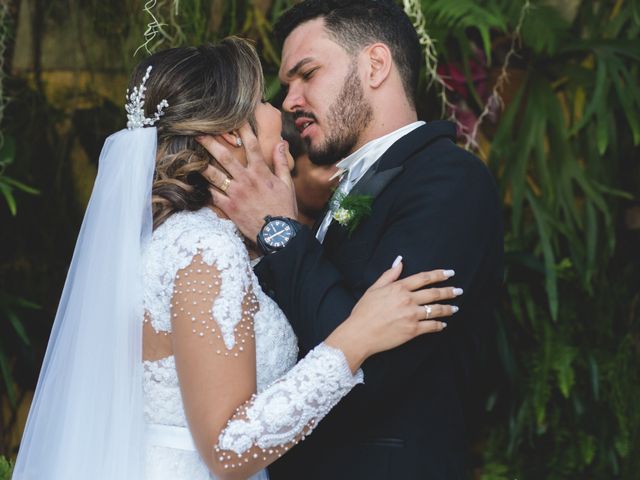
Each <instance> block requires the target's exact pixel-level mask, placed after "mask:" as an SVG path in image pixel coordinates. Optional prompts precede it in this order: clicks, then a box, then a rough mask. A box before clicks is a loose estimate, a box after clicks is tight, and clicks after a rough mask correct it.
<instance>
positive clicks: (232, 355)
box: [171, 252, 362, 478]
mask: <svg viewBox="0 0 640 480" xmlns="http://www.w3.org/2000/svg"><path fill="white" fill-rule="evenodd" d="M227 253H228V252H227ZM224 257H225V258H224V259H218V258H217V257H216V258H209V256H208V255H207V254H206V252H204V253H202V254H198V255H196V256H194V257H193V259H192V262H191V263H190V264H189V265H187V266H185V267H184V268H182V269H181V270H179V271H178V272H177V273H176V278H175V286H174V291H173V295H172V300H171V324H172V330H173V332H172V334H171V336H172V344H173V348H174V355H175V363H176V370H177V373H178V378H179V381H180V388H181V392H182V398H183V402H184V407H185V413H186V415H187V420H188V423H189V426H190V430H191V433H192V436H193V439H194V441H195V443H196V445H197V447H198V450H199V451H200V454H201V455H202V457H203V459H204V460H205V461H206V463H207V464H208V466H209V468H210V470H212V471H213V473H214V474H215V475H216V476H218V477H221V478H225V477H226V476H231V477H234V475H235V476H241V477H243V476H250V475H251V474H253V473H255V472H257V471H258V470H261V469H262V468H264V467H265V466H267V465H268V464H270V463H271V462H273V461H274V460H275V459H277V458H278V457H279V456H281V455H282V454H283V453H284V452H285V451H286V450H288V449H289V448H291V446H293V445H295V444H296V443H297V442H299V441H300V440H301V439H303V438H304V436H305V435H308V434H309V433H310V432H311V431H312V430H313V428H314V427H315V425H316V424H317V423H318V422H319V421H320V420H321V419H322V418H323V417H324V416H325V415H326V414H327V413H328V412H329V411H330V410H331V408H333V407H334V406H335V405H336V404H337V403H338V402H339V401H340V399H341V398H342V397H344V396H345V395H346V394H347V393H348V392H349V391H350V390H351V389H352V388H353V387H354V386H355V385H356V384H358V383H360V382H362V372H361V371H358V372H357V373H356V374H355V375H354V374H353V373H352V372H351V370H350V368H349V366H348V363H347V361H346V358H345V357H344V355H343V353H342V352H341V351H340V350H337V349H334V348H332V347H329V346H327V345H325V344H320V345H318V346H317V347H316V348H315V349H314V350H312V351H311V352H309V354H307V356H306V357H305V358H304V359H302V360H301V361H300V362H299V363H298V364H296V365H295V366H294V367H293V368H292V369H291V370H290V371H289V372H287V373H286V374H284V375H283V376H282V377H280V378H279V379H278V380H276V381H274V382H273V383H272V384H271V385H270V386H268V387H266V388H265V389H264V390H262V391H261V392H260V393H259V394H256V391H257V388H256V353H255V331H254V316H255V315H256V314H257V312H258V311H259V310H260V305H259V302H258V301H257V300H256V296H255V294H254V291H255V289H257V288H260V287H259V286H258V285H257V283H254V282H252V280H251V279H252V277H251V270H250V265H249V261H248V258H246V259H243V260H242V261H240V260H237V261H234V262H229V261H228V258H229V255H226V254H225V255H224ZM225 262H226V263H225Z"/></svg>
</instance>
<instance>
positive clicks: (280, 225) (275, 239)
mask: <svg viewBox="0 0 640 480" xmlns="http://www.w3.org/2000/svg"><path fill="white" fill-rule="evenodd" d="M292 236H293V231H292V230H291V226H290V225H289V224H288V223H286V222H283V221H282V220H272V221H270V222H269V223H267V224H266V225H265V227H264V229H263V231H262V238H263V239H264V242H265V243H266V244H267V245H269V246H270V247H272V248H282V247H284V246H285V245H286V244H287V242H288V241H289V240H291V237H292Z"/></svg>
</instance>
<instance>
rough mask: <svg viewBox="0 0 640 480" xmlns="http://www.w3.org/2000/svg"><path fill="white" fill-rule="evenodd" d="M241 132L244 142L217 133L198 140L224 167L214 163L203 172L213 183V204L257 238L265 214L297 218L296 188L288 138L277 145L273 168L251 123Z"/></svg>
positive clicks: (244, 231) (246, 232) (252, 236)
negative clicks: (239, 143) (231, 142)
mask: <svg viewBox="0 0 640 480" xmlns="http://www.w3.org/2000/svg"><path fill="white" fill-rule="evenodd" d="M239 134H240V138H241V140H242V146H231V145H229V143H228V142H226V141H225V140H223V139H221V138H220V137H213V136H203V137H199V138H198V139H197V140H198V142H199V143H200V144H201V145H202V146H203V147H204V148H205V149H206V150H207V151H208V152H209V153H210V154H211V156H213V157H214V158H215V159H216V160H217V161H218V163H219V164H220V165H221V166H222V168H223V169H224V170H222V169H220V168H217V167H216V166H213V165H210V166H209V167H208V168H207V169H206V170H205V171H204V172H203V175H204V177H205V178H206V179H207V180H208V181H209V183H210V184H211V185H212V187H211V188H210V191H211V196H212V197H213V204H214V205H215V206H217V207H218V208H220V209H221V210H222V211H223V212H224V213H225V214H226V215H228V216H229V218H230V219H231V220H232V221H233V222H234V223H235V224H236V226H237V227H238V228H239V229H240V231H241V232H242V233H243V234H244V235H245V236H246V237H247V238H250V239H255V238H256V236H257V235H258V233H259V232H260V229H261V228H262V225H263V224H264V217H265V216H267V215H271V216H282V217H289V218H293V219H296V218H297V216H298V209H297V203H296V198H295V189H294V186H293V181H292V179H291V173H290V172H289V158H288V155H289V153H288V145H287V143H286V142H285V141H282V142H280V143H278V144H277V145H276V146H275V148H274V151H273V172H272V171H271V170H270V169H269V166H268V165H267V163H266V162H265V158H264V155H263V153H262V150H261V148H260V144H259V143H258V139H257V138H256V136H255V135H254V134H253V132H252V131H251V128H250V127H249V125H248V124H246V125H244V126H243V127H241V128H240V129H239ZM225 170H226V171H225Z"/></svg>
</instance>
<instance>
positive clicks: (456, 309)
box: [451, 305, 460, 313]
mask: <svg viewBox="0 0 640 480" xmlns="http://www.w3.org/2000/svg"><path fill="white" fill-rule="evenodd" d="M458 310H460V308H458V307H456V306H455V305H452V306H451V311H452V312H453V313H456V312H457V311H458Z"/></svg>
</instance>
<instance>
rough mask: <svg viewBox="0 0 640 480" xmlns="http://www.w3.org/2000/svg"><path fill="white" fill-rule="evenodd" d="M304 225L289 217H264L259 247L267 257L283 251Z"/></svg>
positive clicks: (259, 236)
mask: <svg viewBox="0 0 640 480" xmlns="http://www.w3.org/2000/svg"><path fill="white" fill-rule="evenodd" d="M301 228H302V224H300V223H299V222H297V221H295V220H293V219H291V218H287V217H272V216H270V215H267V216H266V217H264V225H263V226H262V228H261V229H260V233H258V246H259V247H260V250H262V252H263V253H264V254H265V255H268V254H270V253H273V252H277V251H278V250H282V249H283V248H284V247H286V246H287V244H288V243H289V242H290V241H291V239H292V238H293V237H295V236H296V233H298V232H299V231H300V229H301Z"/></svg>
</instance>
